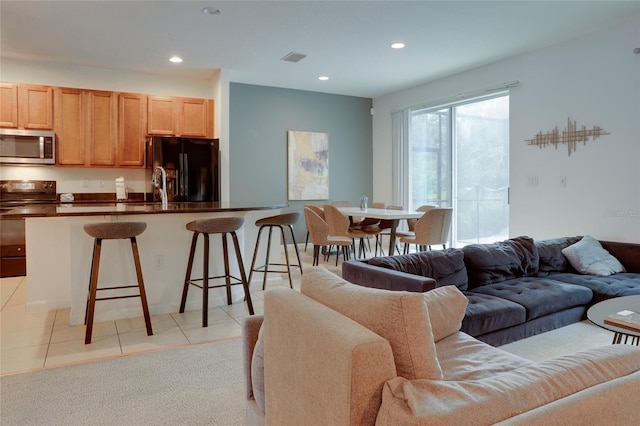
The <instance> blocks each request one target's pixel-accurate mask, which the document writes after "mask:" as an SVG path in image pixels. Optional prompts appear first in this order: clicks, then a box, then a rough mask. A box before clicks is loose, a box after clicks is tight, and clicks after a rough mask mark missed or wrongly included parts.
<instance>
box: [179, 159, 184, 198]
mask: <svg viewBox="0 0 640 426" xmlns="http://www.w3.org/2000/svg"><path fill="white" fill-rule="evenodd" d="M182 157H183V154H182V153H180V154H178V200H179V201H181V200H180V198H182V193H183V192H184V190H183V186H184V183H183V182H184V177H183V172H182V170H183V169H182V167H183V166H182V165H183V163H184V159H183V158H182Z"/></svg>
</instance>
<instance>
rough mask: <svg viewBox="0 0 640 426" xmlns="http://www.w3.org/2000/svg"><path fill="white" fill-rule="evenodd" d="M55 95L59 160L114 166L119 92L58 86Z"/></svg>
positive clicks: (66, 163)
mask: <svg viewBox="0 0 640 426" xmlns="http://www.w3.org/2000/svg"><path fill="white" fill-rule="evenodd" d="M55 99H56V102H55V110H56V117H55V132H56V137H57V144H56V147H57V150H58V152H57V164H58V165H63V166H100V167H113V166H115V165H116V144H117V138H118V127H117V117H118V109H117V108H118V98H117V94H116V93H113V92H104V91H97V90H82V89H71V88H66V87H58V88H56V94H55Z"/></svg>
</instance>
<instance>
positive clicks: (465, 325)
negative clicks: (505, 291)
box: [460, 291, 527, 336]
mask: <svg viewBox="0 0 640 426" xmlns="http://www.w3.org/2000/svg"><path fill="white" fill-rule="evenodd" d="M464 295H465V296H466V297H467V299H468V300H469V304H468V305H467V311H466V314H465V316H464V319H463V320H462V327H461V328H460V330H462V331H464V332H465V333H468V334H470V335H472V336H480V335H482V334H485V333H490V332H492V331H496V330H502V329H504V328H508V327H513V326H515V325H518V324H522V323H524V322H525V321H527V311H526V310H525V308H524V306H522V305H520V304H518V303H515V302H511V301H509V300H506V299H501V298H500V297H495V296H490V295H488V294H482V293H475V292H469V291H465V292H464Z"/></svg>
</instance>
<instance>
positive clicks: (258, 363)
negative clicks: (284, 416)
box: [251, 324, 265, 413]
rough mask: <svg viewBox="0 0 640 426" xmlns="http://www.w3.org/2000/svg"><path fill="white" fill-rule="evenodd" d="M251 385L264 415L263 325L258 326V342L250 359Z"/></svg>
mask: <svg viewBox="0 0 640 426" xmlns="http://www.w3.org/2000/svg"><path fill="white" fill-rule="evenodd" d="M251 385H252V389H253V398H254V399H255V400H256V404H258V407H260V410H262V412H263V413H264V412H265V409H264V401H265V397H264V324H263V325H262V326H260V331H259V332H258V340H257V341H256V346H255V347H254V348H253V356H252V357H251Z"/></svg>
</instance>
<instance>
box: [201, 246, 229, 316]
mask: <svg viewBox="0 0 640 426" xmlns="http://www.w3.org/2000/svg"><path fill="white" fill-rule="evenodd" d="M202 236H203V237H204V255H203V256H202V258H203V261H202V326H203V327H208V326H209V234H202ZM225 255H226V253H225ZM224 260H225V264H226V263H227V259H226V256H225V259H224Z"/></svg>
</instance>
